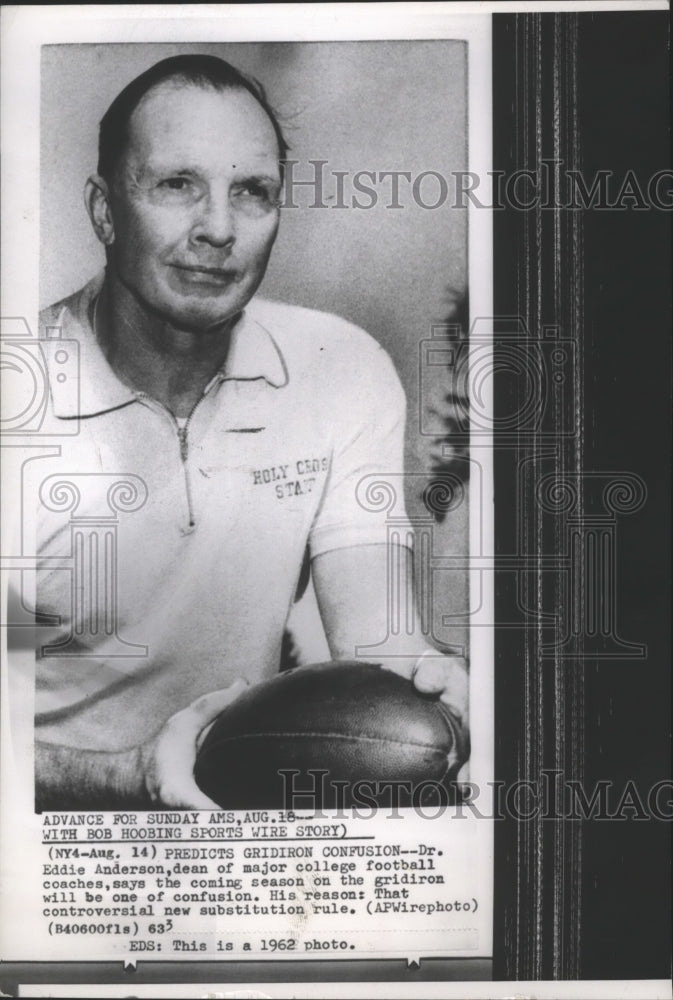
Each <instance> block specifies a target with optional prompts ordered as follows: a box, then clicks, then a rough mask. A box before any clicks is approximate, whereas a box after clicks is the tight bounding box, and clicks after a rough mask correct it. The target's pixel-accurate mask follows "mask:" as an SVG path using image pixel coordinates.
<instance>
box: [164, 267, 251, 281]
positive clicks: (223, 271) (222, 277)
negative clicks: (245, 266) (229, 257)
mask: <svg viewBox="0 0 673 1000" xmlns="http://www.w3.org/2000/svg"><path fill="white" fill-rule="evenodd" d="M173 267H175V268H176V269H177V270H178V271H181V272H182V273H183V274H185V275H186V276H187V278H188V280H193V281H196V282H205V283H210V284H219V285H223V284H229V283H231V282H236V283H238V282H239V281H241V280H242V278H243V275H242V274H241V272H240V271H238V270H237V269H236V268H231V267H212V266H210V265H207V264H174V265H173Z"/></svg>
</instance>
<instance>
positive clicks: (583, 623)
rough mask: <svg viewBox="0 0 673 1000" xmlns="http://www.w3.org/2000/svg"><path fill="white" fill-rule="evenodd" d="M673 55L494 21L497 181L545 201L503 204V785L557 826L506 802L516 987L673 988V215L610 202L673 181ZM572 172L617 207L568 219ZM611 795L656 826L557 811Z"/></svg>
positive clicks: (626, 25) (537, 24)
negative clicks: (531, 380) (620, 984)
mask: <svg viewBox="0 0 673 1000" xmlns="http://www.w3.org/2000/svg"><path fill="white" fill-rule="evenodd" d="M667 35H668V28H667V22H666V15H665V14H664V13H661V14H659V13H656V12H642V13H641V12H637V13H634V12H628V13H624V14H602V13H601V14H582V15H578V14H548V15H541V14H532V13H531V14H521V15H514V16H510V15H496V16H495V17H494V32H493V38H494V63H493V71H494V169H495V170H496V171H501V172H502V179H503V182H505V181H508V180H510V179H511V178H512V177H513V176H515V175H516V173H517V172H521V171H530V172H531V176H532V177H534V178H535V179H536V180H537V181H538V183H539V185H540V186H539V189H538V197H537V198H533V199H532V201H531V203H530V204H529V205H528V206H527V207H526V206H524V205H523V204H519V205H518V206H516V205H513V204H512V195H514V196H516V193H517V191H516V189H515V188H514V187H513V186H512V185H511V183H510V184H509V186H508V185H507V184H506V183H501V185H500V199H499V201H500V204H501V205H502V206H503V207H502V208H498V209H497V210H496V211H495V213H494V250H495V286H494V301H495V336H494V369H495V407H496V414H495V417H496V420H495V430H494V443H495V454H494V468H495V501H496V559H497V558H498V557H503V556H507V557H508V558H509V559H510V561H511V562H512V563H513V564H517V565H518V567H519V569H518V572H514V573H511V572H507V571H505V570H502V571H501V572H499V573H498V574H497V578H496V616H497V618H496V621H497V623H498V627H497V636H496V681H495V704H496V733H495V741H496V778H497V779H498V780H499V781H501V782H503V786H504V788H510V789H511V788H512V787H513V786H515V784H516V783H517V782H530V783H531V785H530V787H532V788H534V789H535V790H536V791H537V793H538V795H539V796H540V799H539V802H540V806H541V807H542V808H544V809H546V811H547V816H548V817H549V818H546V819H545V818H544V817H543V816H541V815H540V814H539V813H536V812H535V811H533V813H532V815H531V816H530V818H527V819H524V818H522V816H521V815H520V816H519V817H518V818H517V816H516V815H513V814H512V808H511V807H512V805H514V803H515V800H514V798H513V796H509V797H507V796H502V797H501V804H504V808H503V812H504V813H505V815H506V818H505V819H504V820H502V821H499V822H497V823H496V829H495V837H496V881H495V900H494V907H495V911H494V920H495V955H494V977H495V978H496V979H497V978H503V979H524V980H525V979H536V978H545V979H551V978H559V979H572V978H577V977H581V978H605V979H610V978H653V977H668V976H669V975H670V930H671V923H670V890H669V879H670V866H669V851H670V832H669V829H668V828H667V826H666V824H665V823H664V822H663V821H659V820H657V819H656V818H654V816H653V815H652V801H653V800H652V799H651V797H650V796H651V794H652V789H653V788H656V782H657V781H658V780H659V781H662V780H666V779H668V778H670V763H669V761H670V617H671V615H670V611H671V587H670V555H669V553H670V528H669V518H670V486H671V476H670V458H671V455H670V401H671V395H670V386H669V379H670V330H671V302H670V274H671V243H670V218H671V214H670V212H668V213H666V212H665V211H662V210H661V209H657V208H656V207H653V206H652V204H649V205H645V206H642V205H641V206H638V204H637V202H638V200H639V198H638V195H636V196H635V198H634V197H633V195H632V196H631V197H630V200H629V199H627V200H626V202H625V203H623V204H616V205H615V204H614V201H615V199H618V197H619V192H620V190H621V189H622V185H623V183H624V182H625V179H626V178H627V177H628V176H629V174H630V173H631V175H633V174H634V173H635V175H636V181H635V183H636V186H637V185H638V184H639V185H640V188H641V189H642V191H644V192H645V193H646V194H645V200H650V202H651V198H650V192H651V191H652V188H651V186H650V184H651V178H652V177H653V176H655V175H656V172H657V171H658V170H664V169H667V168H669V167H670V149H669V138H668V132H667V125H668V107H667V74H668V52H667V41H668V39H667ZM570 171H577V172H578V174H579V176H580V178H581V180H582V181H583V183H584V185H585V187H586V190H587V191H590V190H591V186H592V183H593V181H594V180H595V179H596V178H597V176H598V175H599V171H609V172H610V174H609V179H608V182H607V183H608V193H607V196H606V194H605V193H604V191H603V189H601V188H599V189H598V190H597V191H596V192H595V194H594V204H593V205H590V206H588V207H587V206H586V205H585V206H584V207H582V205H581V203H580V205H579V207H575V208H573V207H568V206H569V205H572V204H573V202H574V203H575V204H576V205H577V203H578V190H577V186H576V183H575V182H574V181H573V179H572V174H571V173H570ZM669 177H670V174H669ZM518 190H519V192H520V191H522V190H526V188H525V186H524V187H520V188H519V189H518ZM527 190H528V191H530V188H528V189H527ZM630 190H631V191H632V190H633V181H631V187H630ZM664 191H665V192H670V186H669V187H665V186H663V185H662V186H661V187H660V188H659V192H660V193H661V192H664ZM668 196H669V197H670V193H669V195H668ZM606 198H607V201H608V202H613V204H607V205H606V204H605V201H606ZM561 206H565V207H561ZM505 317H509V319H508V320H507V321H505ZM512 317H517V318H518V324H519V331H518V333H515V334H513V333H512ZM516 350H523V351H525V352H527V353H528V354H529V355H530V357H531V358H533V357H536V358H537V359H538V361H539V365H540V381H539V384H538V385H537V386H536V391H537V392H538V394H539V414H538V416H539V419H538V420H537V422H535V421H531V420H529V419H524V411H525V406H524V403H525V395H526V393H527V392H528V390H529V386H528V385H527V384H524V380H523V379H518V380H517V379H516V378H512V376H511V371H510V370H507V367H506V365H504V364H502V365H501V363H500V359H501V358H506V357H507V356H508V354H511V353H512V352H513V351H514V352H515V351H516ZM566 356H567V357H566ZM564 357H566V361H564V360H563V358H564ZM516 413H519V414H520V415H521V419H520V420H519V423H518V425H517V426H516V433H514V434H512V433H511V428H512V414H516ZM627 514H628V515H629V517H627V516H626V515H627ZM496 565H497V563H496ZM601 780H607V781H609V782H610V783H611V784H610V790H609V804H608V812H612V813H614V811H615V810H616V809H617V808H618V806H619V801H620V796H621V795H622V794H623V793H624V792H625V790H626V789H627V788H628V785H629V782H633V783H634V787H635V790H636V791H635V794H636V796H637V797H638V798H639V799H640V800H641V801H642V802H644V803H645V804H646V812H648V813H649V816H648V817H647V818H645V819H642V820H635V819H634V813H635V812H637V811H638V807H637V806H636V807H635V808H634V807H633V806H632V807H631V809H630V812H629V810H627V811H626V812H625V813H624V814H623V815H621V816H616V817H613V818H612V819H606V818H605V809H604V808H603V810H602V813H603V815H602V817H601V818H598V817H597V816H595V815H594V816H593V817H591V818H588V819H584V820H581V819H569V818H564V817H565V816H566V815H567V809H568V807H569V805H570V803H569V801H568V795H567V788H566V789H565V791H566V795H565V797H564V796H563V795H562V794H559V796H558V800H557V802H555V801H554V796H553V795H552V796H548V797H547V798H545V797H544V792H545V790H546V789H547V790H548V789H549V788H550V787H551V786H552V785H553V783H554V782H557V783H558V787H559V789H561V790H563V789H564V783H565V782H568V781H573V782H578V783H579V785H580V787H582V788H583V790H584V792H585V795H586V799H587V800H588V801H590V800H591V796H592V793H593V792H594V790H595V784H596V782H598V781H601ZM663 801H664V799H663V797H662V799H661V800H660V802H663ZM666 801H668V800H666ZM556 804H557V805H558V807H559V813H558V817H556V818H554V806H555V805H556ZM507 806H509V809H508V808H507ZM655 808H656V802H655ZM669 808H670V805H669ZM564 809H565V810H566V811H565V812H564Z"/></svg>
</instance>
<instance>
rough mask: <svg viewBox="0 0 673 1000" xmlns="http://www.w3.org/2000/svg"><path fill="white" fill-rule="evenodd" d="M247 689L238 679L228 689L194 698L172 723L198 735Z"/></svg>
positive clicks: (246, 684)
mask: <svg viewBox="0 0 673 1000" xmlns="http://www.w3.org/2000/svg"><path fill="white" fill-rule="evenodd" d="M247 687H248V682H247V681H245V680H243V679H242V678H240V677H239V678H238V679H237V680H235V681H234V682H233V683H232V684H230V685H229V687H227V688H222V690H221V691H211V692H209V693H208V694H203V695H201V696H200V697H199V698H196V700H195V701H193V702H192V703H191V705H188V706H187V708H183V709H182V711H181V712H176V714H175V715H174V716H173V721H174V723H176V724H178V725H180V726H181V727H182V726H185V727H188V728H189V729H191V730H192V731H193V732H195V733H200V732H201V730H202V729H203V727H204V726H207V725H208V723H209V722H212V721H213V719H215V717H216V716H218V715H219V714H220V712H221V711H222V710H223V709H225V708H226V707H227V705H230V704H231V702H232V701H234V700H235V699H236V698H238V696H239V695H240V694H242V693H243V692H244V691H245V689H246V688H247Z"/></svg>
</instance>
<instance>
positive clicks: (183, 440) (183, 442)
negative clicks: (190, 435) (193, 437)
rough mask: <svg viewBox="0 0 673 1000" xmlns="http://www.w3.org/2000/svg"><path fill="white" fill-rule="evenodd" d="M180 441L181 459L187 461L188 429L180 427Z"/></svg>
mask: <svg viewBox="0 0 673 1000" xmlns="http://www.w3.org/2000/svg"><path fill="white" fill-rule="evenodd" d="M178 440H179V441H180V458H181V459H182V461H183V462H186V461H187V428H186V427H178Z"/></svg>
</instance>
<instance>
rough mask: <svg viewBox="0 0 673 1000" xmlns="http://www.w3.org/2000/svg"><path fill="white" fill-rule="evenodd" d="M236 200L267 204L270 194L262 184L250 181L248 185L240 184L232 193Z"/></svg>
mask: <svg viewBox="0 0 673 1000" xmlns="http://www.w3.org/2000/svg"><path fill="white" fill-rule="evenodd" d="M234 195H235V196H236V197H237V198H241V199H243V200H248V201H259V202H268V201H271V192H270V191H269V189H268V188H267V187H265V186H264V185H263V184H258V183H256V182H255V181H250V183H248V184H241V185H240V186H239V187H238V188H236V190H235V191H234Z"/></svg>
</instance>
